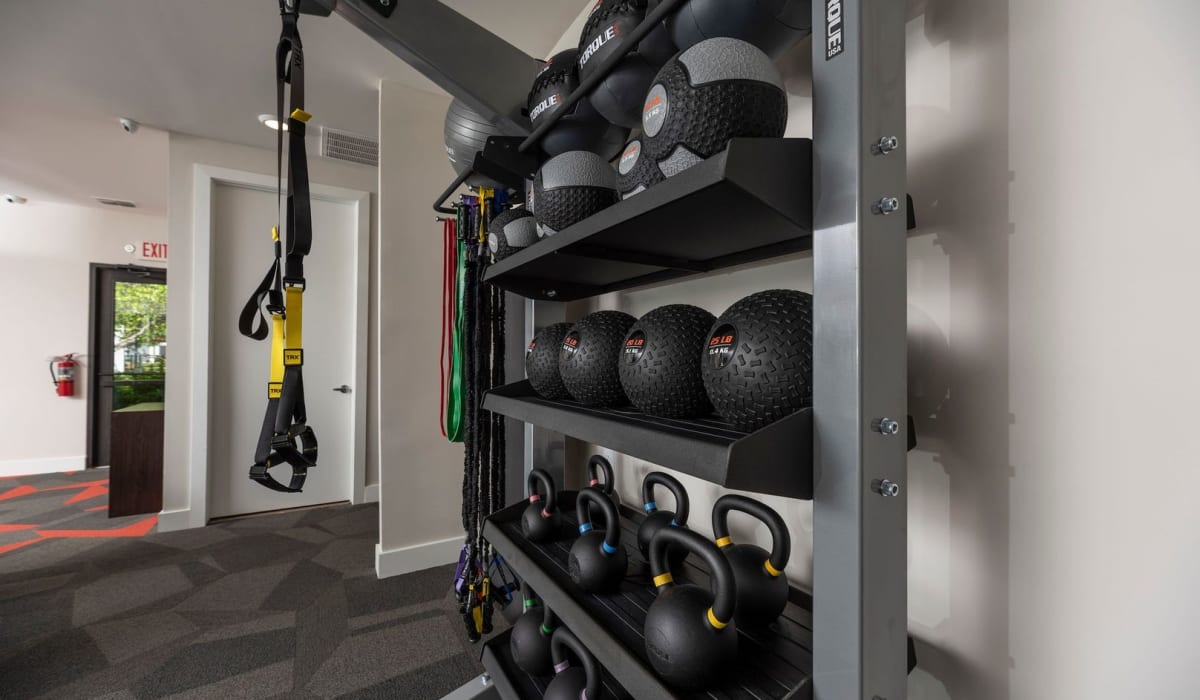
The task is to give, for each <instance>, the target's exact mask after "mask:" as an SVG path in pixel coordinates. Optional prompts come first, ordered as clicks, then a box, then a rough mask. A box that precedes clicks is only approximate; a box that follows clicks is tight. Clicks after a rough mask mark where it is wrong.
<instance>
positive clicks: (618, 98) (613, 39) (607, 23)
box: [579, 0, 674, 128]
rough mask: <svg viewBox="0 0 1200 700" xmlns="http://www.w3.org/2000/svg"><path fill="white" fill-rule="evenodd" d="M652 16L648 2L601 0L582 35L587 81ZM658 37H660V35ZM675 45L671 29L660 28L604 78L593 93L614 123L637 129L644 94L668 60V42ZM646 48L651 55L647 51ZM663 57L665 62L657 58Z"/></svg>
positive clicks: (581, 74)
mask: <svg viewBox="0 0 1200 700" xmlns="http://www.w3.org/2000/svg"><path fill="white" fill-rule="evenodd" d="M645 16H646V0H600V2H598V3H596V5H595V6H594V7H593V8H592V13H591V14H590V15H589V16H588V19H587V22H586V23H585V24H584V25H583V32H582V33H581V34H580V35H579V79H580V81H584V80H587V79H588V77H589V76H590V75H592V74H593V73H595V72H596V71H597V70H598V69H599V67H600V66H601V65H603V64H604V63H605V61H607V60H608V59H609V58H610V57H611V56H612V55H613V54H614V53H616V52H617V51H618V49H620V48H621V47H622V46H623V45H624V44H625V37H626V36H628V35H629V34H630V33H631V32H633V30H634V29H636V28H637V26H638V25H639V24H641V22H642V20H643V19H644V18H645ZM656 35H657V36H656ZM664 42H665V43H667V44H670V40H669V39H668V38H667V33H666V30H665V29H664V28H662V27H659V28H656V29H655V30H654V31H653V32H651V35H650V36H648V37H647V38H646V39H644V40H643V41H642V43H641V44H639V46H638V48H637V49H635V50H634V51H631V52H630V53H628V54H626V55H625V57H624V58H622V59H621V61H620V63H618V64H617V66H616V67H615V68H614V69H613V70H612V72H610V73H609V74H608V75H606V76H605V77H604V79H603V80H602V81H601V82H600V84H599V85H597V86H596V89H595V90H594V91H593V92H592V94H591V95H590V99H591V102H592V105H593V106H594V107H595V108H596V111H597V112H599V113H600V114H601V115H602V116H603V117H604V118H605V119H607V120H608V121H610V122H612V123H613V124H619V125H621V126H624V127H628V128H632V127H635V126H637V125H638V124H639V123H640V122H641V117H642V98H643V97H645V96H646V89H647V88H649V87H650V82H651V81H652V80H654V74H655V72H657V70H658V68H659V67H660V66H662V64H663V63H665V62H666V60H667V58H669V57H670V56H671V55H672V53H674V45H670V48H669V49H668V51H669V53H666V54H665V55H663V53H664V51H663V48H662V46H661V45H662V44H663V43H664ZM643 47H646V48H647V49H649V51H650V53H649V54H648V55H644V54H642V53H641V50H642V48H643ZM656 58H661V60H657V61H656V60H655V59H656Z"/></svg>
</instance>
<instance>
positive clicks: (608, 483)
mask: <svg viewBox="0 0 1200 700" xmlns="http://www.w3.org/2000/svg"><path fill="white" fill-rule="evenodd" d="M597 468H599V469H600V471H601V472H602V473H603V474H604V484H603V486H604V488H603V489H602V490H603V491H604V493H606V494H611V493H612V492H613V483H614V482H613V468H612V463H611V462H609V461H608V460H607V459H606V458H604V457H603V456H602V455H592V458H591V459H589V460H588V476H589V477H590V478H591V484H590V485H591V486H600V485H601V484H600V477H599V476H597V474H596V469H597Z"/></svg>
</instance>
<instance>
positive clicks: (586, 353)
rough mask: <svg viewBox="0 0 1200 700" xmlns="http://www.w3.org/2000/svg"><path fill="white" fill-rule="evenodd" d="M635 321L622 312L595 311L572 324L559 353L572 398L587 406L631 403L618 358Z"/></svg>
mask: <svg viewBox="0 0 1200 700" xmlns="http://www.w3.org/2000/svg"><path fill="white" fill-rule="evenodd" d="M636 322H637V319H635V318H634V317H633V316H630V315H629V314H627V313H622V312H620V311H596V312H595V313H590V314H588V315H587V316H584V317H583V318H581V319H579V321H578V322H577V323H576V324H575V325H574V326H572V327H571V330H570V332H568V333H567V336H566V337H565V338H563V340H562V350H561V352H559V354H558V371H559V373H561V374H562V382H563V385H564V386H566V387H567V391H568V392H569V393H570V394H571V398H573V399H575V400H576V401H578V402H579V403H582V404H585V405H588V406H620V405H622V404H626V403H628V402H629V400H628V399H627V398H625V392H624V391H623V390H622V389H621V378H620V376H619V375H618V370H617V360H619V359H620V358H621V346H622V344H623V343H624V341H625V334H626V333H628V332H629V327H630V326H632V325H633V324H634V323H636Z"/></svg>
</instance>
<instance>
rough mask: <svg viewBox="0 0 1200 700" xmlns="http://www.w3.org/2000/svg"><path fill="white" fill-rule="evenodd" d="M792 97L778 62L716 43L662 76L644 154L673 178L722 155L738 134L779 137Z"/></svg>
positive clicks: (733, 43) (647, 118) (645, 118)
mask: <svg viewBox="0 0 1200 700" xmlns="http://www.w3.org/2000/svg"><path fill="white" fill-rule="evenodd" d="M787 113H788V108H787V94H786V93H785V92H784V90H783V79H782V78H780V76H779V71H778V70H776V69H775V64H773V63H771V59H769V58H767V55H766V54H764V53H763V52H762V51H759V50H758V49H756V48H754V47H753V46H752V45H750V44H747V43H746V42H744V41H740V40H738V39H709V40H707V41H702V42H700V43H699V44H696V45H695V46H693V47H692V48H690V49H688V50H686V51H683V52H681V53H680V54H679V55H678V56H676V57H675V58H673V59H672V60H671V61H670V62H668V63H667V65H665V66H663V68H662V70H660V71H659V72H658V75H657V76H656V77H655V78H654V84H653V85H651V86H650V92H649V93H647V95H646V103H645V105H644V106H643V110H642V131H643V132H644V136H645V138H644V139H643V144H642V145H643V149H644V150H645V152H646V153H645V155H648V156H649V157H650V158H653V159H654V161H655V162H657V163H658V167H659V168H660V169H661V170H662V172H663V174H664V175H666V176H667V177H671V176H674V175H676V174H678V173H680V172H682V171H684V170H686V169H687V168H690V167H692V166H693V165H695V164H696V163H699V162H700V161H702V160H704V159H705V158H708V157H710V156H713V155H716V154H717V153H719V152H720V151H722V150H724V149H725V147H726V146H727V145H728V144H729V139H731V138H734V137H737V136H750V137H779V136H783V132H784V129H785V128H786V127H787Z"/></svg>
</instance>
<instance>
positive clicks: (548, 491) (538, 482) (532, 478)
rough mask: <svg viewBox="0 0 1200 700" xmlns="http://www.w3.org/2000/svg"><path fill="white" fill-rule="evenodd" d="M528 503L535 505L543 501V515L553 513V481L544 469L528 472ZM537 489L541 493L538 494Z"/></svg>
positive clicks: (554, 498) (554, 497)
mask: <svg viewBox="0 0 1200 700" xmlns="http://www.w3.org/2000/svg"><path fill="white" fill-rule="evenodd" d="M528 485H529V502H530V503H537V502H538V501H539V500H543V499H544V500H545V503H544V504H543V505H542V512H543V513H553V512H554V508H555V500H556V496H555V495H554V479H553V477H551V476H550V472H548V471H546V470H545V469H534V470H533V471H531V472H529V481H528ZM539 488H540V490H541V492H540V493H539Z"/></svg>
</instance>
